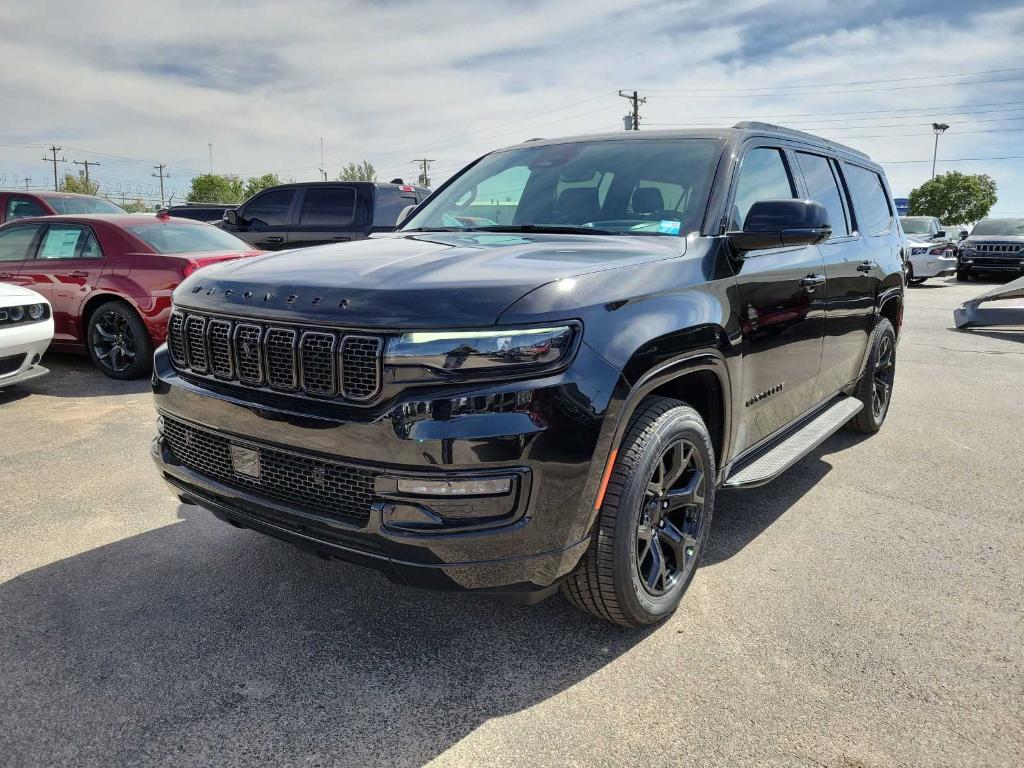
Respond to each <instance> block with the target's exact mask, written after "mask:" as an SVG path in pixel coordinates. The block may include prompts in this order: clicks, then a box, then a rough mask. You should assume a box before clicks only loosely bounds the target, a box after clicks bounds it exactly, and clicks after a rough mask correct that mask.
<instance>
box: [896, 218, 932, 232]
mask: <svg viewBox="0 0 1024 768" xmlns="http://www.w3.org/2000/svg"><path fill="white" fill-rule="evenodd" d="M900 224H901V225H903V231H904V232H906V233H907V234H908V235H928V234H931V231H932V229H931V225H932V220H931V219H908V218H901V219H900Z"/></svg>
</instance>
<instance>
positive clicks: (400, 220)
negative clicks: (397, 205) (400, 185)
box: [395, 205, 417, 229]
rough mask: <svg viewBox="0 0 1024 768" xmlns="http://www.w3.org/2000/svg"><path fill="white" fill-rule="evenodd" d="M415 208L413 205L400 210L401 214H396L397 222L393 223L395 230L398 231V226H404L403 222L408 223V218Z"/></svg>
mask: <svg viewBox="0 0 1024 768" xmlns="http://www.w3.org/2000/svg"><path fill="white" fill-rule="evenodd" d="M416 208H417V206H415V205H407V206H405V208H403V209H402V212H401V213H400V214H398V221H396V222H395V229H398V228H399V227H400V226H402V225H403V224H405V222H406V221H408V219H409V217H410V216H412V212H413V211H415V210H416Z"/></svg>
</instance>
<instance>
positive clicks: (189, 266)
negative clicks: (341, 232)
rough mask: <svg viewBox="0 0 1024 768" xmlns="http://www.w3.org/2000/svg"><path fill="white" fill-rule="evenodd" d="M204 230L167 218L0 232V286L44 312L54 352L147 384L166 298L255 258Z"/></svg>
mask: <svg viewBox="0 0 1024 768" xmlns="http://www.w3.org/2000/svg"><path fill="white" fill-rule="evenodd" d="M258 253H260V251H256V250H253V248H252V247H251V246H249V245H248V244H247V243H245V242H243V241H241V240H239V239H238V238H237V237H235V236H234V235H229V234H228V233H226V232H222V231H221V230H219V229H217V228H216V227H211V226H210V225H208V224H200V223H199V222H195V221H188V220H187V219H174V218H171V217H169V216H165V215H164V216H136V215H132V214H122V215H120V216H50V217H46V218H27V219H19V220H17V221H14V222H10V223H8V224H4V225H3V226H0V281H4V282H9V283H15V284H17V285H22V286H24V287H26V288H31V289H32V290H35V291H37V292H39V293H40V294H42V296H43V297H44V298H45V299H46V300H47V301H48V302H49V303H50V304H51V305H52V308H53V321H54V339H53V346H54V348H55V349H61V350H67V351H82V352H88V353H89V355H90V356H91V357H92V360H93V362H94V363H95V364H96V366H97V367H98V368H99V369H100V370H101V371H102V372H103V373H105V374H106V375H107V376H110V377H111V378H115V379H133V378H139V377H141V376H145V375H146V374H147V373H148V372H149V370H150V362H151V361H150V358H151V357H152V353H153V348H154V347H155V346H157V345H159V344H162V343H163V341H164V338H165V337H166V335H167V318H168V316H169V315H170V309H171V293H172V291H173V290H174V288H175V287H176V286H177V285H178V283H180V282H181V281H182V279H184V278H185V277H188V275H190V274H192V273H193V272H194V271H196V270H197V269H199V268H200V267H203V266H205V265H207V264H212V263H214V262H218V261H228V260H231V259H237V258H240V257H243V256H253V255H255V254H258Z"/></svg>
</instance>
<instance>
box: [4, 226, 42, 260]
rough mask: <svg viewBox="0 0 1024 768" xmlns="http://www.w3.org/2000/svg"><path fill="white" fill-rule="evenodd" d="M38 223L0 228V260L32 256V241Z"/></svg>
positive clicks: (37, 228) (23, 258) (22, 258)
mask: <svg viewBox="0 0 1024 768" xmlns="http://www.w3.org/2000/svg"><path fill="white" fill-rule="evenodd" d="M39 227H40V225H39V224H25V225H23V226H20V227H11V228H10V229H4V230H0V261H24V260H25V259H31V258H32V241H33V240H34V239H35V236H36V233H37V232H38V231H39Z"/></svg>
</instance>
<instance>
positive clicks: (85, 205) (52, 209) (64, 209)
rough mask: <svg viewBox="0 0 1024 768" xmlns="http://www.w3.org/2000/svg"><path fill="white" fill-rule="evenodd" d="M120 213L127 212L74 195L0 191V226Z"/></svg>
mask: <svg viewBox="0 0 1024 768" xmlns="http://www.w3.org/2000/svg"><path fill="white" fill-rule="evenodd" d="M82 213H117V214H123V213H124V211H123V210H122V209H121V208H119V207H118V206H116V205H114V204H113V203H112V202H110V201H109V200H106V199H104V198H102V197H94V196H92V195H76V194H73V193H71V192H42V191H40V192H27V191H26V192H19V191H17V190H7V189H0V224H2V223H4V222H7V221H14V220H15V219H24V218H26V217H28V216H58V215H61V214H82Z"/></svg>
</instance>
